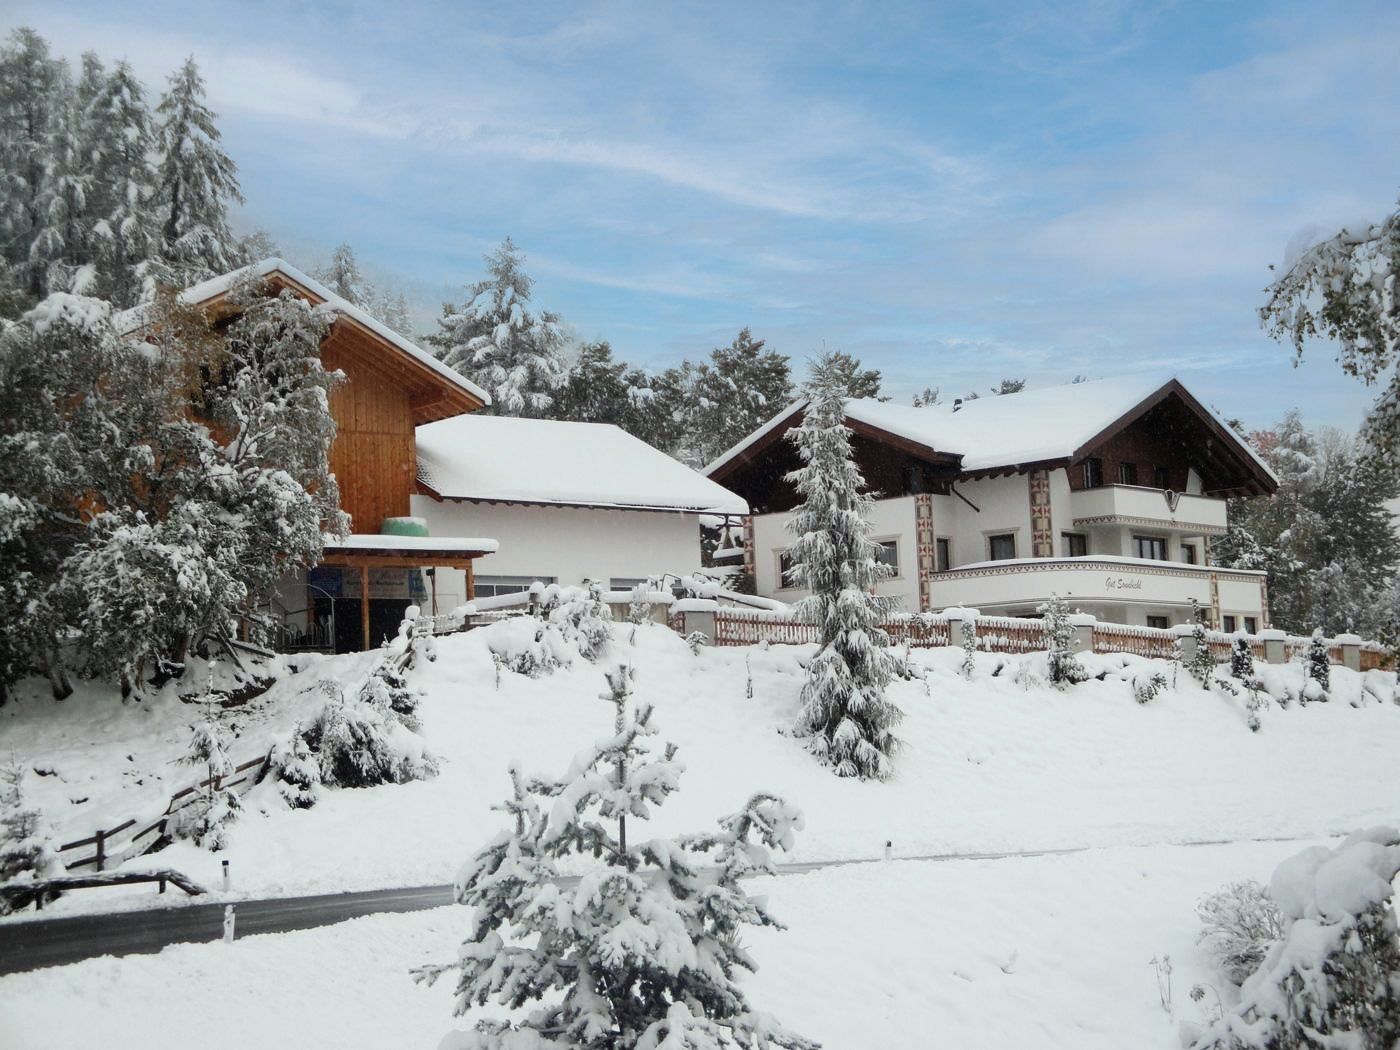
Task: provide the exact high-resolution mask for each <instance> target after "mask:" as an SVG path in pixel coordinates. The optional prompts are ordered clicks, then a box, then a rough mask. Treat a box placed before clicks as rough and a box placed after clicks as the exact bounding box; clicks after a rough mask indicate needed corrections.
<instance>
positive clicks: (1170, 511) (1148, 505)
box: [1070, 485, 1225, 536]
mask: <svg viewBox="0 0 1400 1050" xmlns="http://www.w3.org/2000/svg"><path fill="white" fill-rule="evenodd" d="M1173 498H1174V500H1175V502H1176V506H1175V507H1173V506H1172V505H1171V504H1170V503H1169V502H1168V501H1167V493H1165V492H1164V491H1163V490H1161V489H1153V488H1145V487H1143V486H1140V485H1104V486H1102V487H1101V488H1096V489H1082V490H1080V491H1078V492H1073V493H1071V494H1070V510H1071V513H1072V514H1073V517H1074V527H1075V528H1079V529H1082V528H1089V527H1092V526H1095V525H1130V526H1137V527H1140V528H1150V529H1160V530H1164V531H1167V532H1179V533H1182V534H1183V535H1187V536H1223V535H1224V534H1225V501H1224V500H1223V499H1216V498H1214V497H1213V496H1193V495H1189V494H1187V493H1184V492H1180V493H1175V494H1173Z"/></svg>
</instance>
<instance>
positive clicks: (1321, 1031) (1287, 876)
mask: <svg viewBox="0 0 1400 1050" xmlns="http://www.w3.org/2000/svg"><path fill="white" fill-rule="evenodd" d="M1397 874H1400V831H1398V830H1396V829H1395V828H1388V827H1377V828H1371V829H1370V830H1368V831H1361V832H1357V833H1356V834H1354V835H1351V836H1349V837H1348V838H1347V839H1346V840H1345V841H1344V842H1342V843H1341V845H1339V846H1337V847H1336V848H1335V849H1328V848H1327V847H1326V846H1312V847H1309V848H1308V849H1305V850H1303V851H1302V852H1301V853H1299V854H1297V855H1295V856H1293V857H1291V858H1289V859H1288V860H1286V861H1284V862H1283V863H1282V864H1280V865H1279V867H1278V868H1277V870H1276V871H1275V872H1274V877H1273V879H1272V880H1271V882H1270V885H1269V895H1270V897H1272V898H1273V901H1274V903H1275V904H1276V905H1277V906H1278V910H1279V914H1280V917H1281V919H1282V923H1283V930H1282V935H1281V937H1280V938H1279V940H1278V941H1277V942H1276V943H1275V944H1273V945H1272V946H1270V947H1269V948H1268V950H1267V952H1266V953H1265V954H1264V957H1263V959H1262V960H1261V961H1260V962H1259V965H1258V967H1257V969H1256V970H1255V972H1254V973H1253V975H1252V976H1250V977H1248V978H1246V980H1245V981H1244V984H1243V986H1242V987H1241V989H1240V1000H1239V1004H1238V1005H1237V1006H1235V1007H1234V1008H1233V1009H1231V1010H1230V1011H1229V1012H1228V1013H1227V1014H1225V1015H1224V1016H1223V1017H1221V1018H1220V1019H1218V1020H1217V1021H1216V1022H1215V1023H1213V1024H1212V1025H1211V1026H1210V1028H1209V1029H1208V1030H1207V1032H1206V1033H1205V1034H1204V1035H1203V1036H1202V1037H1201V1038H1200V1039H1198V1040H1197V1041H1196V1042H1195V1043H1194V1044H1193V1046H1194V1048H1195V1050H1321V1048H1323V1047H1347V1048H1354V1050H1393V1048H1394V1046H1395V1045H1396V1044H1397V1042H1400V930H1397V927H1396V916H1395V907H1394V891H1393V888H1392V885H1391V884H1392V881H1393V880H1394V879H1395V877H1396V875H1397Z"/></svg>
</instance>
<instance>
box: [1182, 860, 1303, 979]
mask: <svg viewBox="0 0 1400 1050" xmlns="http://www.w3.org/2000/svg"><path fill="white" fill-rule="evenodd" d="M1196 914H1197V915H1199V916H1200V917H1201V932H1200V935H1199V936H1198V937H1197V938H1196V940H1197V941H1198V942H1199V943H1201V944H1203V945H1205V947H1206V949H1207V950H1208V951H1209V952H1210V954H1211V956H1212V957H1214V959H1215V961H1216V963H1218V964H1219V966H1220V970H1221V972H1222V973H1223V974H1224V975H1225V976H1226V977H1227V978H1229V980H1230V982H1231V983H1232V984H1235V985H1241V984H1243V983H1244V982H1245V979H1246V978H1247V977H1249V976H1250V974H1252V973H1254V971H1255V970H1256V969H1258V968H1259V964H1260V962H1262V961H1263V959H1264V955H1265V954H1266V953H1267V952H1268V950H1269V948H1270V947H1272V946H1273V944H1274V943H1275V942H1276V941H1277V940H1278V939H1279V937H1280V936H1281V935H1282V934H1283V921H1282V919H1281V918H1280V917H1279V911H1278V907H1277V905H1275V904H1274V902H1273V900H1272V898H1270V896H1269V892H1268V890H1266V889H1265V888H1264V887H1263V886H1261V885H1259V883H1257V882H1255V881H1254V880H1253V879H1246V880H1244V881H1242V882H1232V883H1230V884H1229V885H1228V886H1226V887H1225V888H1224V889H1222V890H1219V891H1218V892H1216V893H1212V894H1209V895H1208V896H1205V897H1202V898H1201V899H1200V902H1199V903H1197V905H1196Z"/></svg>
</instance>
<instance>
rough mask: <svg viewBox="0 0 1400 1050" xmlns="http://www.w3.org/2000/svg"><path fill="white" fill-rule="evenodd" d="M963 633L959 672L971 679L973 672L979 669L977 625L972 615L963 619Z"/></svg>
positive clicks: (960, 639)
mask: <svg viewBox="0 0 1400 1050" xmlns="http://www.w3.org/2000/svg"><path fill="white" fill-rule="evenodd" d="M961 634H962V637H961V638H959V639H958V640H959V641H960V642H961V643H962V651H963V656H962V663H960V664H959V665H958V672H959V673H960V674H961V675H962V676H963V677H964V678H966V679H968V680H969V681H970V680H971V679H972V672H973V671H975V670H976V669H977V627H976V625H975V624H974V623H973V621H972V619H971V618H970V617H969V618H967V619H964V620H963V621H962V631H961Z"/></svg>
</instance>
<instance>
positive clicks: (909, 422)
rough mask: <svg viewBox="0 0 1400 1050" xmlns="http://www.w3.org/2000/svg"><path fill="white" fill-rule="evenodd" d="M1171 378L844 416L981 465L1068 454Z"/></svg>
mask: <svg viewBox="0 0 1400 1050" xmlns="http://www.w3.org/2000/svg"><path fill="white" fill-rule="evenodd" d="M1172 382H1173V378H1172V377H1170V376H1161V375H1147V376H1121V377H1117V378H1111V379H1096V380H1089V381H1087V382H1083V383H1067V384H1065V385H1063V386H1049V387H1038V388H1036V389H1032V390H1023V391H1021V392H1019V393H1015V394H997V395H987V396H984V397H979V398H974V399H972V400H970V401H963V402H962V403H961V404H959V405H957V406H956V407H954V404H953V403H951V402H949V403H944V404H940V405H931V406H926V407H920V408H915V407H913V406H911V405H897V404H894V403H893V402H889V401H876V400H873V399H870V398H862V399H859V400H853V401H849V402H847V404H846V416H847V418H848V419H850V420H853V421H856V422H860V423H866V424H868V425H870V426H873V427H877V428H879V429H880V430H883V431H886V432H887V433H890V434H893V435H895V436H897V437H901V438H904V439H905V440H907V441H912V442H915V443H917V444H919V445H923V446H925V447H926V448H930V449H934V450H936V451H939V452H948V453H952V454H954V455H957V456H960V457H961V467H962V469H963V470H967V471H977V470H988V469H992V468H995V467H1009V466H1015V465H1018V464H1024V463H1037V462H1043V461H1046V460H1057V459H1067V458H1070V457H1072V456H1073V455H1074V454H1075V453H1076V452H1077V451H1078V450H1080V449H1081V448H1083V446H1084V445H1085V444H1087V443H1088V442H1089V441H1091V440H1093V439H1094V438H1095V437H1097V436H1098V435H1100V434H1101V433H1103V432H1104V431H1105V430H1106V429H1108V428H1109V427H1111V426H1112V425H1113V424H1114V423H1115V422H1117V421H1118V420H1120V419H1122V418H1123V417H1124V416H1126V415H1128V414H1129V413H1130V412H1132V411H1133V409H1135V408H1137V407H1138V406H1139V405H1141V404H1142V403H1143V402H1144V401H1146V400H1148V399H1149V398H1151V397H1152V396H1153V395H1155V394H1156V393H1158V392H1159V391H1160V390H1162V388H1163V387H1165V386H1167V385H1168V384H1170V383H1172ZM1176 382H1177V383H1178V384H1179V383H1180V381H1179V380H1176ZM1183 389H1185V388H1184V387H1183ZM1187 393H1189V391H1187ZM1192 396H1193V398H1194V395H1192ZM1194 399H1195V400H1196V401H1197V402H1198V403H1200V404H1201V405H1202V407H1203V408H1205V410H1206V411H1207V412H1209V413H1210V414H1211V416H1212V417H1213V418H1214V419H1215V420H1216V422H1217V423H1219V424H1220V425H1221V427H1223V428H1224V429H1225V430H1226V431H1227V432H1229V433H1230V434H1231V435H1232V436H1233V433H1234V432H1233V431H1231V430H1230V428H1229V426H1228V424H1226V423H1225V421H1224V420H1223V419H1221V418H1220V416H1219V415H1218V414H1217V413H1216V412H1215V411H1214V410H1213V409H1211V408H1210V407H1209V406H1208V405H1205V404H1204V402H1201V401H1200V399H1199V398H1194ZM804 405H805V402H803V401H798V402H794V403H793V404H791V405H789V406H788V407H787V408H785V409H783V411H782V412H780V413H778V414H777V415H776V416H774V417H773V418H772V419H770V420H769V421H768V422H767V423H765V424H764V425H763V426H762V427H760V428H759V429H758V430H757V431H755V432H754V433H753V434H750V435H749V436H748V437H747V438H745V439H744V441H742V442H740V443H739V444H738V445H735V446H734V447H733V448H732V449H730V450H729V451H728V452H726V453H725V454H724V455H722V456H720V457H719V458H718V459H717V460H715V461H714V462H713V463H711V464H709V465H708V466H707V467H706V468H705V473H706V474H713V473H714V472H715V471H717V470H719V469H720V468H721V467H723V466H724V465H725V464H727V463H729V462H730V461H731V460H733V459H734V458H735V457H737V456H738V455H740V454H741V453H742V452H744V450H745V449H747V448H749V447H751V446H753V445H755V444H757V443H758V442H759V441H761V440H762V438H763V437H764V436H765V435H767V434H769V433H771V432H772V431H773V430H775V429H778V428H779V427H782V426H783V425H784V424H785V423H786V422H787V421H788V420H789V419H790V418H791V417H792V416H793V414H794V413H795V412H797V411H798V410H799V409H801V408H802V407H803V406H804ZM1235 443H1236V445H1237V446H1238V447H1239V448H1240V449H1241V450H1243V452H1244V453H1245V454H1246V455H1248V456H1249V458H1250V459H1251V460H1253V462H1254V463H1255V464H1257V465H1258V466H1259V468H1260V469H1261V470H1263V471H1264V472H1265V473H1267V474H1268V475H1269V476H1270V477H1273V472H1272V471H1270V470H1269V467H1268V464H1266V463H1265V462H1264V461H1263V460H1262V459H1260V458H1259V456H1258V455H1257V454H1255V452H1254V450H1253V449H1251V448H1250V447H1249V444H1248V443H1247V442H1246V441H1244V440H1243V439H1239V438H1237V439H1236V442H1235ZM1275 480H1277V479H1275Z"/></svg>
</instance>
